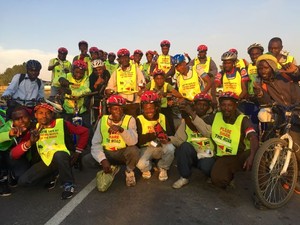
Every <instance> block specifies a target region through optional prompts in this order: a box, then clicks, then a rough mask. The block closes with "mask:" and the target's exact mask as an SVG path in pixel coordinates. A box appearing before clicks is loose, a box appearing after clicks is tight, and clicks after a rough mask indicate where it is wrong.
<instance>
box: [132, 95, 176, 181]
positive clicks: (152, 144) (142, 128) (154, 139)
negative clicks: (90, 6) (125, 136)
mask: <svg viewBox="0 0 300 225" xmlns="http://www.w3.org/2000/svg"><path fill="white" fill-rule="evenodd" d="M141 104H142V111H143V114H142V115H139V116H138V117H137V131H138V136H139V141H138V144H139V146H141V147H142V148H141V151H142V156H141V158H140V160H139V162H138V164H137V167H138V168H139V169H140V170H141V171H142V173H143V174H142V176H143V178H145V179H149V178H150V177H151V172H150V170H151V168H152V163H151V159H153V158H154V159H159V161H158V164H157V165H158V168H159V170H160V173H159V176H158V178H159V180H160V181H165V180H167V179H168V174H167V170H169V168H170V165H171V163H172V161H173V159H174V150H175V147H174V146H173V145H172V144H171V143H170V141H169V138H168V137H167V135H166V133H165V130H167V133H168V132H170V129H169V128H168V126H167V123H166V118H165V116H164V115H163V114H161V113H159V105H160V98H159V96H158V95H157V93H155V92H154V91H145V92H144V93H143V94H142V96H141Z"/></svg>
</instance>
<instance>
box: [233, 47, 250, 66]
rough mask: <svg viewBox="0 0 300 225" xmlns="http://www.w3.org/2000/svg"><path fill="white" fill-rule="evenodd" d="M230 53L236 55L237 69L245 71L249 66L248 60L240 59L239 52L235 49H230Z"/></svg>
mask: <svg viewBox="0 0 300 225" xmlns="http://www.w3.org/2000/svg"><path fill="white" fill-rule="evenodd" d="M228 52H232V53H234V54H236V61H235V67H237V68H239V69H245V68H246V67H247V66H248V62H247V60H246V59H239V58H238V51H237V50H236V49H235V48H231V49H229V50H228Z"/></svg>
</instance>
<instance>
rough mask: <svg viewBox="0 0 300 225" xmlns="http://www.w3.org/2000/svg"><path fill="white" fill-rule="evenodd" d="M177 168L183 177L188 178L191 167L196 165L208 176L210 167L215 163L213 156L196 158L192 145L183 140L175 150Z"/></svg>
mask: <svg viewBox="0 0 300 225" xmlns="http://www.w3.org/2000/svg"><path fill="white" fill-rule="evenodd" d="M176 158H177V168H178V171H179V174H180V176H181V177H183V178H189V177H190V176H191V174H192V167H193V166H194V167H197V168H198V169H200V170H202V172H203V173H204V174H205V175H206V176H208V177H210V172H211V169H212V167H213V165H214V163H215V158H214V157H211V158H202V159H198V157H197V152H196V150H195V148H194V146H193V145H192V144H190V143H188V142H183V143H182V144H181V145H180V146H179V147H178V148H177V150H176Z"/></svg>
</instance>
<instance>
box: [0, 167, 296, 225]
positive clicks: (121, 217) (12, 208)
mask: <svg viewBox="0 0 300 225" xmlns="http://www.w3.org/2000/svg"><path fill="white" fill-rule="evenodd" d="M96 172H97V170H84V171H78V170H74V175H75V177H76V184H77V186H76V195H75V196H74V197H73V198H72V199H70V200H61V199H60V195H61V191H62V189H60V188H59V186H57V187H56V188H55V189H53V190H51V191H50V192H48V191H47V190H45V189H44V188H43V185H42V184H41V185H39V186H36V187H32V188H21V187H17V188H14V189H13V194H12V195H11V196H9V197H1V198H0V224H1V225H6V224H9V225H11V224H14V225H21V224H22V225H25V224H28V225H29V224H30V225H31V224H32V225H40V224H48V225H50V224H64V225H69V224H72V225H79V224H80V225H81V224H82V225H87V224H88V225H90V224H91V225H94V224H95V225H96V224H97V225H99V224H100V225H101V224H105V225H127V224H128V225H129V224H130V225H160V224H161V225H168V224H170V225H171V224H172V225H176V224H210V225H212V224H243V225H248V224H249V225H250V224H251V225H252V224H258V225H259V224H262V225H268V224H270V225H279V224H283V225H288V224H299V207H300V196H298V195H294V196H293V198H292V199H291V201H290V202H289V203H288V204H287V205H286V206H284V207H283V208H280V209H277V210H258V209H256V208H254V206H253V204H252V200H251V194H252V188H251V174H250V173H246V172H243V173H238V174H237V176H236V179H235V184H236V188H235V189H231V190H229V191H224V190H220V189H218V188H215V187H213V186H212V185H211V184H208V183H207V182H206V179H205V177H204V175H203V174H202V173H201V171H199V170H197V169H195V170H194V172H193V175H192V178H191V180H190V184H189V185H187V186H185V187H183V188H182V189H179V190H174V189H172V188H171V186H172V183H173V182H174V181H175V180H176V179H177V178H178V174H177V170H176V166H175V165H173V166H172V168H171V170H170V173H169V175H170V176H169V180H167V181H165V182H160V181H159V180H158V178H157V176H158V173H157V172H154V174H153V176H152V177H151V179H149V180H144V179H143V178H141V175H140V173H139V172H137V173H136V174H137V185H136V186H135V187H127V186H126V185H125V174H124V168H123V169H122V170H121V171H120V172H119V173H118V174H117V175H116V177H115V180H114V182H113V184H112V186H111V187H110V188H109V190H108V191H107V192H105V193H101V192H98V190H97V189H96V188H95V181H94V180H93V179H94V178H95V175H96Z"/></svg>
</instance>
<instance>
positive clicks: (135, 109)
mask: <svg viewBox="0 0 300 225" xmlns="http://www.w3.org/2000/svg"><path fill="white" fill-rule="evenodd" d="M117 55H118V58H119V62H120V67H119V68H118V69H117V70H116V71H114V72H113V74H112V75H111V77H110V79H109V81H108V84H107V87H106V90H105V94H106V95H108V96H109V95H111V94H112V93H114V92H115V93H118V94H120V95H121V96H122V97H124V98H125V99H126V100H127V101H128V102H130V103H129V104H127V105H126V106H125V109H124V110H125V114H129V115H132V116H134V117H136V116H137V115H138V114H139V108H140V105H139V102H140V97H139V95H138V92H139V91H140V90H141V89H142V88H143V87H144V85H145V78H144V75H143V73H142V71H141V70H140V69H139V68H138V67H137V66H136V65H135V64H130V58H129V56H130V52H129V51H128V50H127V49H125V48H122V49H120V50H119V51H118V53H117Z"/></svg>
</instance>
